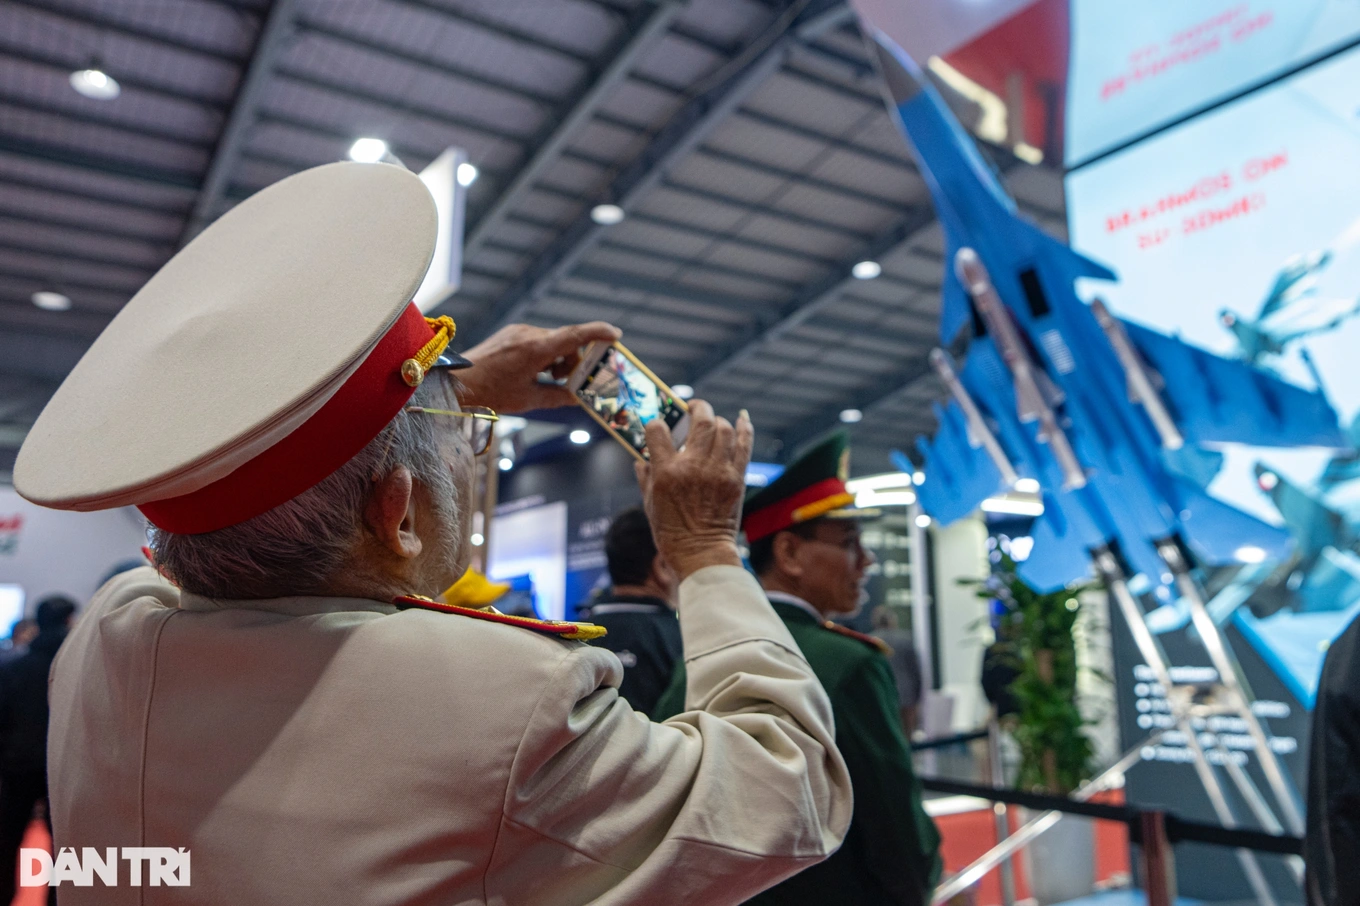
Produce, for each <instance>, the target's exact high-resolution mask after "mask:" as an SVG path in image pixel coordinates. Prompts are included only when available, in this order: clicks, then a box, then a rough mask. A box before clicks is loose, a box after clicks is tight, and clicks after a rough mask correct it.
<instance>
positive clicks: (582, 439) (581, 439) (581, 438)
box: [568, 428, 590, 444]
mask: <svg viewBox="0 0 1360 906" xmlns="http://www.w3.org/2000/svg"><path fill="white" fill-rule="evenodd" d="M568 437H569V438H570V439H571V442H572V443H574V444H588V443H590V432H589V431H584V430H582V429H580V428H577V429H576V430H575V431H573V432H571V434H570V435H568Z"/></svg>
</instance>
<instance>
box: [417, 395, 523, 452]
mask: <svg viewBox="0 0 1360 906" xmlns="http://www.w3.org/2000/svg"><path fill="white" fill-rule="evenodd" d="M406 411H407V412H423V413H425V414H426V415H449V416H452V417H454V418H457V419H461V421H460V422H459V431H460V432H461V433H462V435H463V440H465V441H467V445H468V446H469V447H471V448H472V455H473V456H481V455H482V454H483V453H485V452H486V451H487V449H488V448H489V447H490V446H491V435H492V433H493V429H494V427H495V424H496V422H498V421H500V420H501V417H500V416H499V415H497V414H496V413H495V412H492V411H491V410H490V409H485V408H483V407H481V406H469V407H467V408H466V409H464V410H462V411H461V412H460V411H457V410H454V409H427V408H425V407H424V406H407V407H406Z"/></svg>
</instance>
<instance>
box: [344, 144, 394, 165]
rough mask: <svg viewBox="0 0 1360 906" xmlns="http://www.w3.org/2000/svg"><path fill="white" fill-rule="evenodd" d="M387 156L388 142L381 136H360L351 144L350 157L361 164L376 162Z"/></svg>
mask: <svg viewBox="0 0 1360 906" xmlns="http://www.w3.org/2000/svg"><path fill="white" fill-rule="evenodd" d="M386 156H387V142H385V141H383V140H382V139H380V138H360V139H356V140H355V142H354V144H352V145H350V146H349V159H350V160H357V161H358V162H359V163H361V164H376V163H378V161H380V160H382V159H383V158H384V157H386Z"/></svg>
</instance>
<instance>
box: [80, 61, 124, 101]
mask: <svg viewBox="0 0 1360 906" xmlns="http://www.w3.org/2000/svg"><path fill="white" fill-rule="evenodd" d="M71 87H72V88H74V89H75V90H76V91H77V92H78V93H79V94H82V95H84V96H85V97H87V98H94V99H95V100H96V101H111V100H113V99H114V98H116V97H118V93H119V92H120V91H122V90H123V89H122V87H121V86H120V85H119V84H118V80H117V79H115V78H114V77H113V76H111V75H109V74H108V73H107V72H105V71H104V70H102V69H99V68H98V67H95V66H91V67H90V68H89V69H77V70H76V71H75V72H73V73H71Z"/></svg>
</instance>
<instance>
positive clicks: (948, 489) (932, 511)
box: [916, 402, 1001, 525]
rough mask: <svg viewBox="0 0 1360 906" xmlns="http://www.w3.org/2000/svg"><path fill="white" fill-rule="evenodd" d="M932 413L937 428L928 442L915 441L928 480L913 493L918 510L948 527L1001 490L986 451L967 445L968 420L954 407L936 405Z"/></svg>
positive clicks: (919, 438) (921, 439)
mask: <svg viewBox="0 0 1360 906" xmlns="http://www.w3.org/2000/svg"><path fill="white" fill-rule="evenodd" d="M934 410H935V418H936V420H937V421H938V422H939V424H940V426H939V428H938V429H937V430H936V431H935V434H934V436H933V437H930V438H929V439H927V438H925V437H918V438H917V439H916V449H917V450H919V451H920V453H921V456H922V457H923V458H924V460H925V473H926V475H928V476H929V479H928V480H927V481H926V482H925V484H923V485H921V486H920V487H918V488H917V489H916V493H917V496H918V498H919V499H920V501H921V508H922V509H924V510H925V511H926V513H928V514H929V515H930V516H931V517H933V518H934V519H936V520H938V521H939V522H940V523H942V524H944V525H948V524H949V523H951V522H953V521H954V520H956V519H960V518H962V517H964V516H967V515H968V514H969V513H971V512H973V511H974V510H976V509H977V508H978V506H979V505H981V503H982V501H983V500H985V499H986V498H988V497H990V496H991V495H992V494H995V493H996V492H997V491H998V490H999V489H1000V488H1001V472H1000V471H999V470H998V469H997V467H996V465H995V464H994V463H993V462H992V460H991V459H990V458H989V457H988V456H987V451H986V450H984V449H983V448H982V447H981V446H978V447H974V446H973V445H972V444H971V443H970V442H969V439H968V420H967V419H966V418H965V417H964V414H963V411H962V410H961V409H959V406H958V404H957V403H953V402H951V403H950V404H949V405H948V406H943V407H942V406H940V405H939V404H938V403H937V404H935V407H934Z"/></svg>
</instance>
